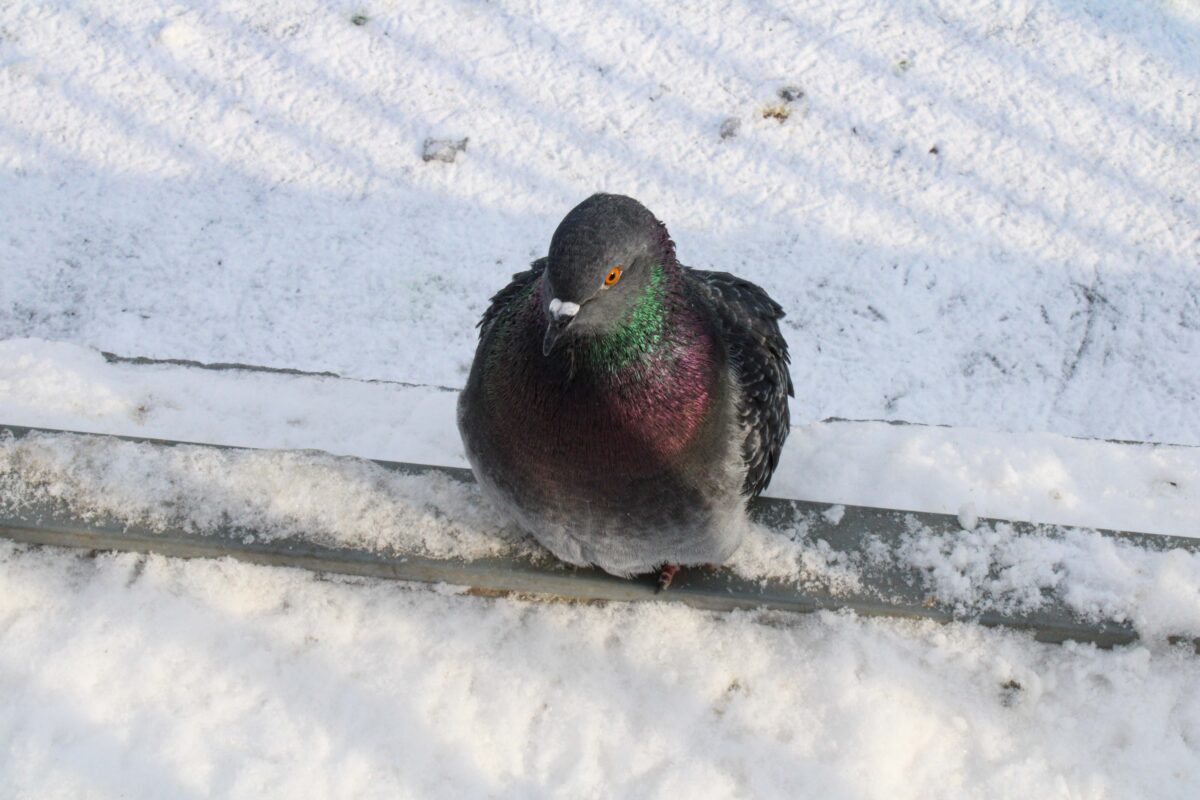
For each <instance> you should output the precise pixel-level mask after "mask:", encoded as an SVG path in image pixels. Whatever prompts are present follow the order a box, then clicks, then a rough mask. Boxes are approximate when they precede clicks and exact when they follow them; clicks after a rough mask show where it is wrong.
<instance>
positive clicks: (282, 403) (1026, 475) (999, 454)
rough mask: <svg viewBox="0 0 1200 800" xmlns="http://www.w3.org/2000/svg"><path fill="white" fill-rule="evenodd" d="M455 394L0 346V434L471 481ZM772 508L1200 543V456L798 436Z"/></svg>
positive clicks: (892, 428)
mask: <svg viewBox="0 0 1200 800" xmlns="http://www.w3.org/2000/svg"><path fill="white" fill-rule="evenodd" d="M456 401H457V394H456V393H454V392H450V391H443V390H440V389H438V388H433V387H420V386H405V385H398V384H390V383H368V382H363V381H357V380H349V379H338V378H325V377H315V376H299V375H287V374H279V373H263V372H250V371H212V370H203V369H196V368H189V367H183V366H174V365H132V364H121V363H115V364H110V363H108V362H106V361H105V360H104V359H103V357H102V356H100V354H99V353H97V352H95V351H93V350H89V349H87V348H82V347H79V346H77V345H71V344H65V343H58V342H43V341H39V340H33V339H16V340H9V341H0V422H3V423H8V424H12V425H29V426H34V427H39V426H40V427H49V428H66V429H72V430H82V431H89V432H94V433H116V434H125V435H133V436H146V437H155V438H162V439H176V440H184V441H187V440H192V441H197V440H199V441H207V442H213V443H216V444H230V445H241V446H246V447H268V448H319V449H322V450H328V451H330V452H334V453H341V454H352V455H357V456H363V457H367V458H379V459H384V460H391V461H410V462H416V463H430V464H444V465H448V466H466V459H465V457H464V456H463V453H462V443H461V440H460V439H459V436H458V430H457V427H456V422H455V403H456ZM768 494H770V495H772V496H775V497H788V498H794V499H799V500H812V501H815V502H828V503H848V504H851V505H865V506H876V507H884V508H900V509H905V510H910V511H931V512H937V513H943V514H958V513H959V512H960V511H961V510H962V508H963V507H964V506H965V505H967V504H973V505H974V508H975V512H976V514H977V516H981V517H990V518H998V519H1010V520H1025V521H1033V522H1045V523H1055V524H1061V525H1075V526H1083V527H1093V528H1110V529H1118V530H1132V531H1143V532H1148V533H1165V534H1174V535H1177V536H1198V535H1200V448H1197V447H1172V446H1167V445H1131V444H1119V443H1115V442H1105V441H1099V440H1083V439H1072V438H1070V437H1066V436H1058V435H1054V434H1046V433H1039V434H1033V433H1025V434H1018V433H1002V432H994V431H983V430H976V429H969V428H941V427H927V426H911V425H910V426H905V425H888V424H886V423H882V422H832V423H814V424H811V425H798V426H797V427H795V428H794V429H793V431H792V435H791V437H790V438H789V440H788V443H787V445H786V447H785V448H784V451H783V457H782V460H781V462H780V465H779V469H778V470H777V471H776V473H775V477H774V479H773V480H772V483H771V487H770V489H769V490H768Z"/></svg>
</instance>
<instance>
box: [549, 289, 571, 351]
mask: <svg viewBox="0 0 1200 800" xmlns="http://www.w3.org/2000/svg"><path fill="white" fill-rule="evenodd" d="M546 311H547V315H548V316H549V317H550V324H549V325H547V326H546V338H544V339H542V355H543V356H548V355H550V351H551V350H553V349H554V343H555V342H557V341H558V337H560V336H562V335H563V332H564V331H565V330H566V329H567V326H568V325H570V324H571V323H572V322H574V321H575V315H576V314H578V313H579V304H578V303H570V302H563V301H562V300H559V299H558V298H557V297H556V298H554V299H553V300H551V301H550V305H549V306H548V307H547V308H546Z"/></svg>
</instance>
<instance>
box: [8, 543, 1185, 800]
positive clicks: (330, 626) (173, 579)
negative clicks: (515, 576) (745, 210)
mask: <svg viewBox="0 0 1200 800" xmlns="http://www.w3.org/2000/svg"><path fill="white" fill-rule="evenodd" d="M0 582H2V583H3V585H4V586H5V587H6V591H5V592H4V594H3V596H2V598H0V624H2V628H0V629H2V630H3V631H4V634H3V636H4V643H5V646H4V647H3V648H0V680H2V681H3V683H2V684H0V686H3V687H4V693H5V698H6V701H5V704H4V712H3V719H4V725H3V727H2V728H0V736H2V737H3V741H4V742H5V750H4V759H5V764H6V767H5V769H4V770H3V772H2V773H0V785H3V787H4V790H5V793H6V794H9V795H16V796H21V795H36V796H39V797H76V796H135V797H159V796H163V795H164V794H166V795H170V796H172V797H207V796H237V797H247V796H262V795H264V794H268V795H285V796H322V797H394V796H397V795H400V796H447V795H450V796H472V797H479V796H522V797H541V796H562V795H571V796H619V797H667V796H678V795H680V794H686V795H692V796H701V797H728V796H752V797H763V796H789V797H808V796H822V797H834V798H884V797H888V798H901V799H903V798H922V797H930V796H933V797H1064V798H1067V797H1122V798H1124V797H1148V796H1153V797H1162V798H1186V797H1190V796H1191V793H1192V792H1193V791H1194V787H1195V784H1196V781H1197V779H1200V763H1198V762H1197V759H1196V754H1195V742H1196V741H1197V737H1200V659H1197V658H1196V657H1195V656H1194V655H1192V654H1191V652H1190V650H1187V649H1184V648H1156V649H1148V648H1145V647H1140V646H1135V647H1127V648H1121V649H1118V650H1114V651H1111V652H1105V651H1099V650H1096V649H1094V648H1091V647H1078V646H1074V645H1067V646H1064V647H1049V646H1044V645H1037V644H1035V643H1033V642H1031V641H1030V640H1029V639H1028V637H1026V636H1023V635H1020V634H1015V633H1006V632H1001V631H989V630H985V629H980V628H977V627H973V626H969V625H952V626H947V627H937V626H934V625H932V624H916V623H896V622H889V623H882V622H874V621H869V620H859V619H855V618H853V617H849V616H839V615H835V614H818V615H812V616H805V617H799V618H787V617H781V616H776V615H771V614H767V613H752V614H741V613H739V614H732V615H728V616H718V615H713V614H707V613H702V612H697V611H690V610H682V609H678V608H674V607H671V606H666V605H661V606H658V605H641V606H637V607H632V606H628V605H624V604H612V605H609V606H607V607H596V606H583V605H568V604H531V603H527V602H522V601H520V600H506V601H504V602H496V601H492V600H486V599H482V598H473V597H465V596H458V595H445V594H439V593H432V592H427V591H423V590H420V589H412V588H408V587H407V586H405V585H403V584H395V583H385V582H375V581H361V580H346V579H339V578H320V577H317V576H313V575H311V574H305V573H300V572H296V571H291V570H284V569H263V568H255V567H249V566H246V565H241V564H237V563H234V562H227V561H217V562H190V563H189V562H181V561H170V560H166V559H162V558H156V557H150V558H143V557H138V556H133V555H121V556H109V555H101V556H97V557H95V558H88V557H86V556H82V555H76V554H67V555H62V554H58V553H50V552H45V551H25V552H19V551H18V550H17V548H14V547H13V546H11V545H8V544H5V543H2V542H0ZM34 665H36V667H35V666H34Z"/></svg>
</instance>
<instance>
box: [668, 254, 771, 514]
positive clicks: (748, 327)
mask: <svg viewBox="0 0 1200 800" xmlns="http://www.w3.org/2000/svg"><path fill="white" fill-rule="evenodd" d="M688 274H690V275H691V276H692V277H693V278H695V279H696V283H698V284H699V286H700V288H701V290H702V292H703V293H704V294H705V295H706V296H707V298H708V301H709V303H710V304H711V306H712V307H713V309H714V311H716V315H717V320H718V322H719V324H720V326H721V329H722V331H723V332H724V334H725V343H726V346H727V347H728V348H729V357H730V360H731V361H732V362H733V367H734V370H735V372H736V374H737V378H738V383H739V385H740V386H741V389H742V400H741V405H740V407H739V408H738V414H739V416H740V418H741V422H742V426H743V428H744V430H745V431H746V438H745V440H744V441H743V442H742V457H743V458H744V459H745V462H746V466H747V472H746V483H745V484H744V485H743V487H742V493H743V494H746V495H749V496H751V497H753V496H755V495H757V494H759V493H760V492H761V491H762V490H763V489H765V488H767V484H768V483H770V481H771V474H772V473H773V472H774V471H775V467H776V465H777V464H778V463H779V453H780V451H781V450H783V442H784V440H785V439H787V435H788V429H789V427H790V425H791V419H790V415H789V413H788V401H787V399H788V397H791V396H793V394H794V390H793V388H792V376H791V374H790V373H789V372H788V361H789V359H788V349H787V342H785V341H784V339H783V335H782V334H781V333H780V332H779V322H778V321H779V319H780V318H782V317H783V308H782V307H780V305H779V304H778V303H776V302H775V301H774V300H772V299H771V298H770V297H769V296H768V295H767V293H766V292H765V291H763V290H762V289H761V288H760V287H758V286H756V285H755V284H753V283H750V281H746V280H742V279H741V278H738V277H736V276H734V275H730V274H729V273H728V272H705V271H703V270H698V269H688Z"/></svg>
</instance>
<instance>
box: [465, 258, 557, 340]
mask: <svg viewBox="0 0 1200 800" xmlns="http://www.w3.org/2000/svg"><path fill="white" fill-rule="evenodd" d="M545 271H546V259H544V258H539V259H538V260H537V261H534V262H533V263H532V264H530V265H529V269H527V270H525V271H524V272H518V273H517V274H515V275H513V276H512V282H511V283H509V284H508V286H505V287H504V288H503V289H501V290H500V291H498V292H496V293H495V294H494V295H492V299H491V301H490V303H489V304H488V307H487V310H486V311H484V312H483V316H482V317H481V318H480V319H479V322H478V323H476V327H477V328H479V338H480V339H482V338H483V336H484V334H486V333H487V329H488V326H490V325H491V324H492V322H493V321H495V319H496V317H498V316H500V314H502V313H503V312H504V309H505V307H507V306H508V304H509V303H510V302H512V300H513V298H515V297H517V296H518V295H520V294H521V293H522V292H524V291H525V289H527V288H528V287H529V284H531V283H533V282H534V281H536V280H537V279H538V278H539V277H541V275H542V273H543V272H545Z"/></svg>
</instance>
